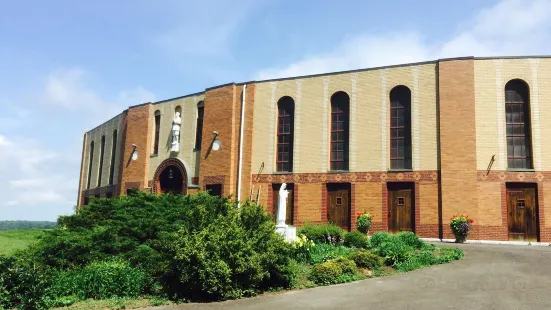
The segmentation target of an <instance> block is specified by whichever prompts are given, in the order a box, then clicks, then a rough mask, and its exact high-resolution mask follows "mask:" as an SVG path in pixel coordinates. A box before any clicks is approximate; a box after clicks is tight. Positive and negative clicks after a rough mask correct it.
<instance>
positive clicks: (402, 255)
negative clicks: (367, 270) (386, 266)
mask: <svg viewBox="0 0 551 310" xmlns="http://www.w3.org/2000/svg"><path fill="white" fill-rule="evenodd" d="M411 250H412V248H411V247H408V246H407V245H405V244H404V243H403V242H401V241H400V240H399V239H398V238H394V240H391V241H386V242H383V243H382V244H381V245H380V246H379V247H378V254H379V256H382V257H385V258H386V259H387V262H388V263H390V264H391V265H395V264H396V263H398V262H400V261H403V260H405V259H406V258H407V255H408V253H409V252H410V251H411Z"/></svg>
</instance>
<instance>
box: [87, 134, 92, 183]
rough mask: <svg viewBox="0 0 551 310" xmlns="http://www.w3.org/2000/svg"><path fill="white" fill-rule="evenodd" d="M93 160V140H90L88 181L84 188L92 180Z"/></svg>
mask: <svg viewBox="0 0 551 310" xmlns="http://www.w3.org/2000/svg"><path fill="white" fill-rule="evenodd" d="M93 162H94V141H92V142H90V156H88V182H87V184H86V188H90V181H91V180H92V163H93Z"/></svg>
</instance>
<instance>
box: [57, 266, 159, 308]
mask: <svg viewBox="0 0 551 310" xmlns="http://www.w3.org/2000/svg"><path fill="white" fill-rule="evenodd" d="M147 278H148V275H147V274H146V273H145V272H144V271H143V270H141V269H136V268H133V267H131V266H130V265H129V263H128V262H125V261H122V260H115V261H105V262H93V263H91V264H90V265H88V266H85V267H82V268H75V269H72V270H68V271H61V272H58V273H57V274H56V276H55V277H54V280H53V283H52V287H51V290H52V293H53V294H54V296H60V297H69V296H76V297H77V298H79V300H85V299H88V298H92V299H109V298H114V297H137V296H139V295H141V294H142V293H143V292H144V289H145V286H146V283H147ZM60 306H61V305H60Z"/></svg>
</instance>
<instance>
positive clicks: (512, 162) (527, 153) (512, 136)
mask: <svg viewBox="0 0 551 310" xmlns="http://www.w3.org/2000/svg"><path fill="white" fill-rule="evenodd" d="M505 118H506V124H507V134H506V135H507V167H509V169H531V168H532V150H531V143H530V142H531V141H530V139H531V134H530V94H529V88H528V84H526V82H524V81H522V80H519V79H515V80H511V81H509V82H507V84H505Z"/></svg>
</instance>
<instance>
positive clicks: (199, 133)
mask: <svg viewBox="0 0 551 310" xmlns="http://www.w3.org/2000/svg"><path fill="white" fill-rule="evenodd" d="M204 113H205V103H204V102H203V101H199V103H198V104H197V126H196V127H195V149H196V150H200V149H201V142H202V137H203V115H204Z"/></svg>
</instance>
